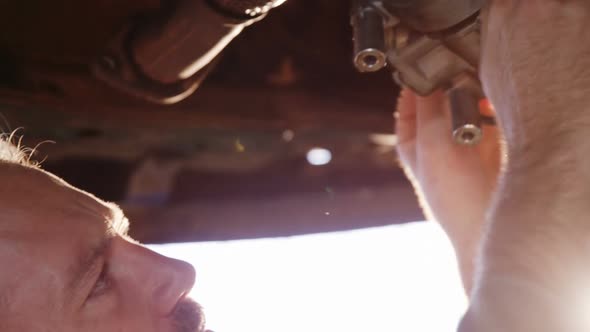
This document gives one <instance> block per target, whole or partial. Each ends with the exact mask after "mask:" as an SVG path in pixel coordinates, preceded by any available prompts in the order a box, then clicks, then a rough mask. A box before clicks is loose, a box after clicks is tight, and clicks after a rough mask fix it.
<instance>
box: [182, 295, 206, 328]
mask: <svg viewBox="0 0 590 332" xmlns="http://www.w3.org/2000/svg"><path fill="white" fill-rule="evenodd" d="M172 324H174V332H211V331H205V314H204V313H203V309H202V307H201V306H200V305H199V304H198V303H197V302H195V301H193V300H191V299H189V298H185V299H183V300H181V301H180V302H179V303H178V304H177V305H176V308H174V311H173V312H172Z"/></svg>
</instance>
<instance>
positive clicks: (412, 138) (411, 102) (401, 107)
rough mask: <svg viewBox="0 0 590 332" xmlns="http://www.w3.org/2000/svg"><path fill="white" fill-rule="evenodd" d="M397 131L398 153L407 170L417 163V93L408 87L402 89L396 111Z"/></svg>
mask: <svg viewBox="0 0 590 332" xmlns="http://www.w3.org/2000/svg"><path fill="white" fill-rule="evenodd" d="M395 119H396V120H395V133H396V135H397V139H398V142H397V146H396V149H397V153H398V156H399V158H400V161H401V162H402V164H403V165H405V166H406V170H411V169H414V168H415V165H416V95H415V94H414V93H413V92H412V91H410V90H407V89H404V90H402V92H401V94H400V98H399V100H398V103H397V112H396V113H395Z"/></svg>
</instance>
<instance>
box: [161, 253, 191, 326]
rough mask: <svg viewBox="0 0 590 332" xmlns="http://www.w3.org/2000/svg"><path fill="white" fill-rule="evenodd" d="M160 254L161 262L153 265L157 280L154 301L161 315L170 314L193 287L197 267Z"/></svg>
mask: <svg viewBox="0 0 590 332" xmlns="http://www.w3.org/2000/svg"><path fill="white" fill-rule="evenodd" d="M155 255H158V254H155ZM158 256H159V257H158V258H159V259H158V261H159V262H158V263H157V264H154V265H153V269H154V271H153V273H154V274H155V276H154V277H155V278H156V280H155V283H154V284H155V287H154V288H153V293H152V300H153V302H152V303H153V304H154V308H155V309H156V310H157V312H158V313H159V314H160V315H168V314H170V313H171V312H172V311H173V310H174V308H175V306H176V304H177V303H178V301H179V300H181V299H182V298H183V297H184V296H186V295H187V294H188V292H189V291H190V290H191V289H192V288H193V285H194V284H195V269H194V268H193V266H192V265H190V264H189V263H187V262H184V261H180V260H176V259H171V258H168V257H164V256H160V255H158Z"/></svg>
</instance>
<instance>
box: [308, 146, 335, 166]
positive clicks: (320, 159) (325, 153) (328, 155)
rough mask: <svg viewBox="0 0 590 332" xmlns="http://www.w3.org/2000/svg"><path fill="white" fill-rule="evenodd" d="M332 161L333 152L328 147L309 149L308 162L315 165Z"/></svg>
mask: <svg viewBox="0 0 590 332" xmlns="http://www.w3.org/2000/svg"><path fill="white" fill-rule="evenodd" d="M330 161H332V152H330V150H328V149H323V148H313V149H311V150H309V151H307V162H308V163H310V164H311V165H314V166H322V165H326V164H329V163H330Z"/></svg>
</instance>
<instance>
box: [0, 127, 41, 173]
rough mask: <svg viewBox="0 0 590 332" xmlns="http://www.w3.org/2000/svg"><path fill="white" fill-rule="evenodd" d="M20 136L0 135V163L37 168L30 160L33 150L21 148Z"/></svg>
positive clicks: (14, 133) (13, 134)
mask: <svg viewBox="0 0 590 332" xmlns="http://www.w3.org/2000/svg"><path fill="white" fill-rule="evenodd" d="M21 141H22V136H17V134H16V131H13V132H12V133H10V134H8V133H0V163H11V164H18V165H23V166H37V164H36V163H35V162H33V161H32V160H31V155H32V154H33V153H34V152H35V150H34V149H30V148H26V147H23V146H22V144H21Z"/></svg>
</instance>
